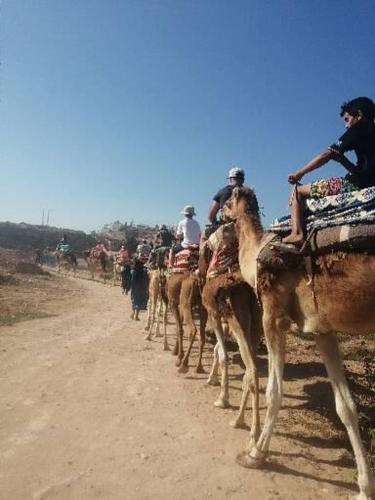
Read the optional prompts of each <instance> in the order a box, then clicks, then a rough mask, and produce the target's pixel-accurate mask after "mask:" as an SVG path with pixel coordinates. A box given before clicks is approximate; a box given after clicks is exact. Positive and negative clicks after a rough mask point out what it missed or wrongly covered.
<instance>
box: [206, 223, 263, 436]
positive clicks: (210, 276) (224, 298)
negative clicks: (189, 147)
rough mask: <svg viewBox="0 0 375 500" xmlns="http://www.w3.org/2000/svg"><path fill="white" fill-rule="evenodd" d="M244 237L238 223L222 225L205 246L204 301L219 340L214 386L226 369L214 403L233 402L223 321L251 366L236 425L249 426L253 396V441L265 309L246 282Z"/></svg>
mask: <svg viewBox="0 0 375 500" xmlns="http://www.w3.org/2000/svg"><path fill="white" fill-rule="evenodd" d="M237 245H238V241H237V238H236V235H235V231H234V225H233V224H228V225H225V226H221V227H220V228H219V229H218V230H217V231H216V233H215V234H213V235H211V236H210V238H209V239H208V241H207V242H206V243H205V244H204V245H203V246H202V247H201V250H200V259H199V270H200V273H201V274H204V273H205V271H206V269H207V273H206V282H205V285H204V287H203V292H202V301H203V305H204V307H205V308H206V310H207V313H208V316H209V319H210V321H211V324H212V325H213V327H214V330H215V334H216V338H217V343H216V345H215V348H214V361H213V365H212V370H211V373H210V376H209V378H208V381H207V382H208V384H210V385H219V382H218V375H217V372H218V367H219V364H220V368H221V390H220V395H219V398H218V399H217V400H216V401H215V403H214V405H215V406H216V407H219V408H227V407H228V406H229V397H228V358H227V352H226V344H225V334H224V329H223V322H224V321H225V322H226V323H227V325H228V329H229V330H230V331H231V332H232V333H233V335H234V337H235V338H236V340H237V343H238V345H239V349H240V353H241V357H242V360H243V362H244V364H245V367H246V370H245V374H244V376H243V385H242V387H243V388H242V398H241V404H240V409H239V413H238V415H237V417H236V418H235V420H233V421H232V422H231V425H232V426H233V427H236V428H237V427H244V425H245V419H244V417H245V410H246V405H247V400H248V397H249V394H250V393H251V395H252V408H253V414H252V417H253V418H252V426H251V432H250V445H254V444H255V443H256V440H257V439H258V438H259V433H260V420H259V381H258V372H257V366H256V350H257V347H258V345H259V341H260V338H261V334H262V327H261V319H262V317H261V309H260V307H259V304H258V302H257V299H256V296H255V294H254V292H253V290H252V288H251V287H250V286H249V285H248V284H247V283H245V282H244V280H243V278H242V276H241V272H240V270H239V265H238V246H237Z"/></svg>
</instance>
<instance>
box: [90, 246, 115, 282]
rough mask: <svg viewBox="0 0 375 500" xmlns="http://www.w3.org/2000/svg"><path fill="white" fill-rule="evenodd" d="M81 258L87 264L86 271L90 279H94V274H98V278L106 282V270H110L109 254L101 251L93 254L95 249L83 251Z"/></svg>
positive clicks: (110, 260) (106, 251)
mask: <svg viewBox="0 0 375 500" xmlns="http://www.w3.org/2000/svg"><path fill="white" fill-rule="evenodd" d="M83 258H84V259H85V261H86V262H87V269H88V271H89V272H90V274H91V279H94V278H95V274H98V276H99V278H102V279H103V282H104V283H105V282H106V273H107V270H108V269H110V268H111V262H112V258H113V256H112V255H111V252H110V251H108V250H106V249H103V250H102V252H101V253H99V252H95V249H94V248H92V249H91V250H85V251H84V252H83Z"/></svg>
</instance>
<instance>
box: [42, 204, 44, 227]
mask: <svg viewBox="0 0 375 500" xmlns="http://www.w3.org/2000/svg"><path fill="white" fill-rule="evenodd" d="M42 226H44V208H43V212H42Z"/></svg>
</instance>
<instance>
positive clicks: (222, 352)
mask: <svg viewBox="0 0 375 500" xmlns="http://www.w3.org/2000/svg"><path fill="white" fill-rule="evenodd" d="M212 319H213V322H214V324H215V326H214V329H215V334H216V338H217V343H218V345H219V347H218V355H219V365H220V370H221V384H220V387H221V389H220V394H219V397H218V399H217V400H216V401H215V403H214V406H216V407H217V408H228V406H229V393H228V356H227V349H226V346H225V340H224V332H223V327H222V325H221V320H220V317H213V318H212Z"/></svg>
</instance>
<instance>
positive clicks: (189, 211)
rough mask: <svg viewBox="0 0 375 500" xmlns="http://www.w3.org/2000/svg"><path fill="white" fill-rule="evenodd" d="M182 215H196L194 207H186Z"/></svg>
mask: <svg viewBox="0 0 375 500" xmlns="http://www.w3.org/2000/svg"><path fill="white" fill-rule="evenodd" d="M181 213H182V214H184V215H196V214H195V210H194V207H193V206H192V205H186V206H185V207H184V208H183V210H182V212H181Z"/></svg>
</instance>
